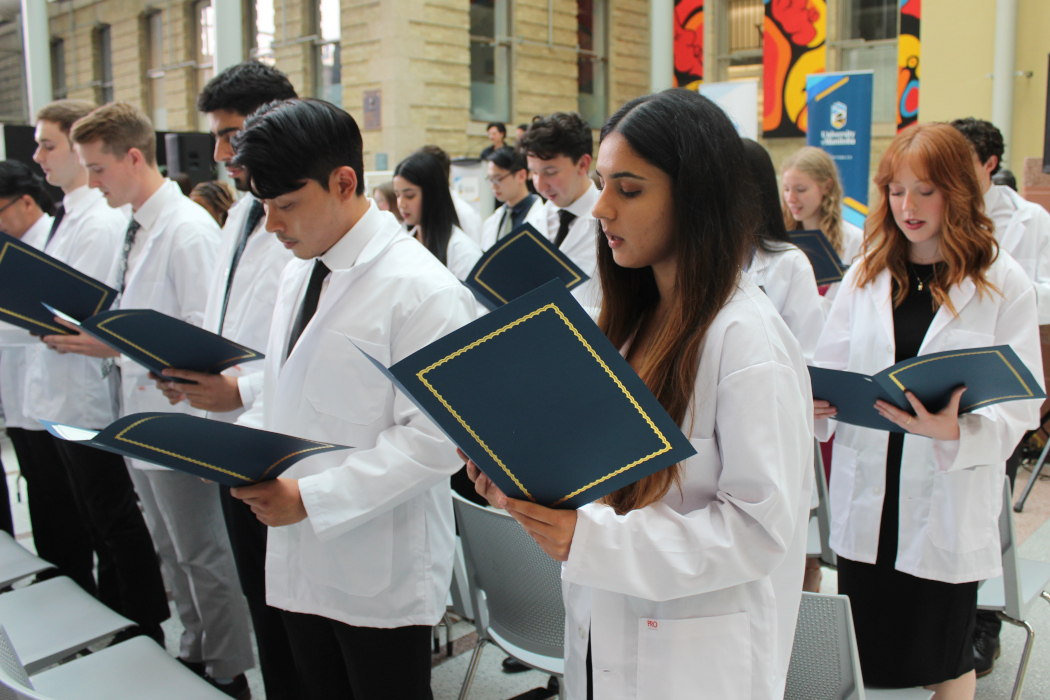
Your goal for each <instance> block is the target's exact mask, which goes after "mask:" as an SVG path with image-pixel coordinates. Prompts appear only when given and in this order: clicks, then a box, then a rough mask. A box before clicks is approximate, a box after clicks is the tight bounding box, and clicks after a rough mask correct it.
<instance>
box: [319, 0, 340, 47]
mask: <svg viewBox="0 0 1050 700" xmlns="http://www.w3.org/2000/svg"><path fill="white" fill-rule="evenodd" d="M320 2H321V4H320V6H319V10H320V13H319V17H318V23H319V35H320V37H321V40H322V41H339V0H320Z"/></svg>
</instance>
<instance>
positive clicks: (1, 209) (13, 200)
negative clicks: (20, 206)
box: [0, 197, 22, 214]
mask: <svg viewBox="0 0 1050 700" xmlns="http://www.w3.org/2000/svg"><path fill="white" fill-rule="evenodd" d="M21 199H22V198H21V197H15V198H14V199H12V200H11V201H10V202H8V203H7V204H5V205H4V206H2V207H0V214H3V213H4V212H5V211H7V209H8V208H9V207H11V206H13V205H14V203H15V202H18V201H21Z"/></svg>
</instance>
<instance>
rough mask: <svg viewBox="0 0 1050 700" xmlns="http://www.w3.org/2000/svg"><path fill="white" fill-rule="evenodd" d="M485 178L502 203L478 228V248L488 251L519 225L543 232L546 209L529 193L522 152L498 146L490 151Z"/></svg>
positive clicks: (527, 168) (538, 199)
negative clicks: (527, 225) (498, 147)
mask: <svg viewBox="0 0 1050 700" xmlns="http://www.w3.org/2000/svg"><path fill="white" fill-rule="evenodd" d="M486 160H487V161H488V173H489V174H488V177H487V178H485V179H486V180H488V181H489V184H490V185H492V194H493V195H494V196H495V197H496V199H497V200H499V201H500V202H502V203H503V205H502V206H500V207H499V208H498V209H496V211H495V212H493V214H492V216H490V217H489V218H487V219H485V223H484V225H483V226H482V229H481V248H482V250H488V249H489V248H491V247H492V246H493V244H495V243H496V241H498V240H500V239H502V238H503V237H504V236H506V235H507V234H508V233H510V232H511V231H513V230H514V229H516V228H517V227H519V226H521V225H522V224H526V223H528V224H532V225H533V226H534V227H536V230H538V231H540V232H541V233H546V228H547V212H546V209H544V208H543V200H542V199H540V198H539V197H538V196H536V195H534V194H532V193H530V192H529V185H528V182H529V166H528V163H527V162H526V161H525V156H524V154H522V153H520V152H519V151H515V150H514V149H513V148H508V147H504V148H500V149H497V150H496V151H494V152H493V153H491V154H490V155H489V156H488V157H487V158H486Z"/></svg>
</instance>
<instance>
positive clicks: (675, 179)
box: [597, 89, 757, 513]
mask: <svg viewBox="0 0 1050 700" xmlns="http://www.w3.org/2000/svg"><path fill="white" fill-rule="evenodd" d="M612 133H618V134H620V135H622V136H623V137H624V138H625V139H626V140H627V143H628V144H629V145H630V147H631V148H632V149H633V150H634V152H635V153H637V154H638V156H640V157H641V158H643V159H644V160H645V161H647V162H648V163H650V164H652V165H653V166H655V167H657V168H659V169H660V170H662V171H663V172H665V173H667V174H668V175H670V177H671V182H672V185H671V187H672V197H673V199H674V217H673V226H674V232H673V245H674V251H675V256H676V258H677V270H676V274H675V288H674V292H673V294H674V298H673V299H668V300H666V301H669V302H670V303H671V306H670V312H669V313H668V314H667V316H666V318H665V319H664V320H663V323H662V325H661V326H660V327H655V328H654V329H653V331H652V333H653V335H652V337H651V338H650V342H649V349H648V352H647V355H646V358H645V363H644V365H643V366H642V368H641V371H640V372H639V374H640V375H641V377H642V379H643V380H644V381H645V383H646V385H647V386H648V387H649V389H650V390H651V391H652V392H653V394H654V395H655V396H656V398H657V399H658V400H659V401H660V403H661V405H663V407H664V408H665V409H666V410H667V412H668V413H669V414H670V416H671V417H672V418H673V419H674V420H675V422H677V423H678V424H679V425H681V424H682V423H683V421H684V420H685V416H686V413H687V412H688V410H689V407H690V405H691V404H692V402H693V391H694V388H695V383H696V373H697V369H698V366H699V360H700V350H701V347H702V345H703V341H704V336H705V334H706V333H707V329H708V327H710V325H711V322H712V321H713V320H714V318H715V316H716V315H717V314H718V312H719V310H721V309H722V307H723V306H724V305H725V304H726V302H727V301H728V300H729V298H730V297H731V296H732V295H733V292H734V290H735V289H736V287H737V283H738V281H739V278H740V273H741V268H742V267H743V264H744V261H745V260H746V258H747V256H748V255H749V254H750V251H751V250H752V246H753V242H754V236H755V228H756V226H757V216H756V213H755V210H754V206H753V202H754V191H755V188H754V187H753V186H752V177H751V172H750V169H749V168H748V164H747V159H746V157H745V155H744V147H743V144H742V143H741V140H740V137H739V136H738V135H737V132H736V129H735V128H734V127H733V124H732V122H731V121H730V120H729V118H728V117H727V116H726V115H725V113H724V112H723V111H722V110H721V108H719V107H718V106H717V105H716V104H715V103H713V102H711V101H710V100H709V99H707V98H706V97H702V96H701V95H699V94H698V93H695V92H692V91H690V90H684V89H671V90H665V91H664V92H660V93H656V94H653V95H647V96H645V97H639V98H638V99H635V100H632V101H630V102H628V103H627V104H625V105H624V106H623V107H622V108H621V109H620V111H618V112H617V113H616V114H614V115H613V116H612V117H610V118H609V121H608V122H606V123H605V126H604V127H603V128H602V134H601V138H602V140H603V141H604V140H605V139H606V138H607V137H608V136H609V135H610V134H612ZM597 245H598V274H599V276H600V279H601V283H602V309H601V314H600V316H599V319H598V325H599V326H600V327H601V329H602V331H603V332H604V333H605V335H606V336H608V337H609V339H610V340H611V341H612V343H613V345H615V346H616V347H623V345H624V344H625V343H627V342H628V340H629V339H630V337H631V334H632V333H634V332H635V331H636V330H637V329H638V328H640V327H641V325H642V322H643V321H644V320H645V319H646V317H647V316H648V315H649V314H651V313H652V312H653V310H654V308H655V306H656V304H657V302H658V301H659V300H660V299H659V296H660V295H659V291H658V289H657V287H656V280H655V278H654V276H653V271H652V268H650V267H645V268H640V269H630V268H626V267H619V266H618V265H617V264H616V262H615V261H614V260H613V255H612V250H611V249H610V248H609V246H608V245H606V244H605V241H604V238H603V237H600V236H599V239H598V242H597ZM679 481H680V467H679V465H675V466H672V467H669V468H667V469H665V470H663V471H661V472H657V473H656V474H653V475H651V476H647V477H645V478H644V479H642V480H641V481H639V482H637V483H635V484H632V485H631V486H627V487H625V488H622V489H620V490H619V491H616V492H614V493H613V494H611V495H609V496H608V497H606V498H605V499H603V502H605V503H607V504H608V505H611V506H612V507H613V508H615V509H616V511H617V512H619V513H626V512H627V511H630V510H634V509H636V508H643V507H645V506H647V505H649V504H651V503H655V502H656V501H659V500H660V499H661V498H663V497H664V495H666V494H667V492H668V491H669V490H670V488H671V486H673V485H677V484H678V483H679Z"/></svg>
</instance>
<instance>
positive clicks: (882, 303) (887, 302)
mask: <svg viewBox="0 0 1050 700" xmlns="http://www.w3.org/2000/svg"><path fill="white" fill-rule="evenodd" d="M871 285H872V289H871V293H872V299H873V301H874V302H875V304H876V306H877V307H878V310H879V319H880V320H881V321H882V327H883V330H884V331H885V332H886V337H887V338H890V339H893V338H894V337H895V336H894V333H893V297H892V289H893V287H892V277H891V276H890V271H889V270H883V271H882V272H880V273H879V275H878V276H877V277H876V278H875V279H874V280H873V281H872V283H871ZM976 291H977V285H976V284H974V281H973V280H972V279H971V278H969V277H967V278H966V279H964V280H963V281H962V282H960V283H959V284H957V285H955V286H953V287H952V288H951V289H950V290H948V298H949V299H951V301H952V305H953V306H955V313H962V310H963V307H965V306H966V305H967V304H969V303H970V300H971V299H972V298H973V296H974V294H975V293H976ZM954 320H955V315H954V314H953V313H952V311H951V309H949V308H948V305H947V304H942V305H941V308H939V309H937V313H936V314H935V315H934V317H933V322H931V323H930V327H929V329H928V330H927V331H926V335H925V337H924V338H923V339H922V346H921V347H920V348H919V353H920V354H922V352H923V350H925V349H926V346H927V345H929V344H930V341H932V340H933V339H934V338H936V337H937V334H938V333H940V332H941V331H943V330H944V329H945V327H947V325H948V324H949V323H951V322H952V321H954Z"/></svg>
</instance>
